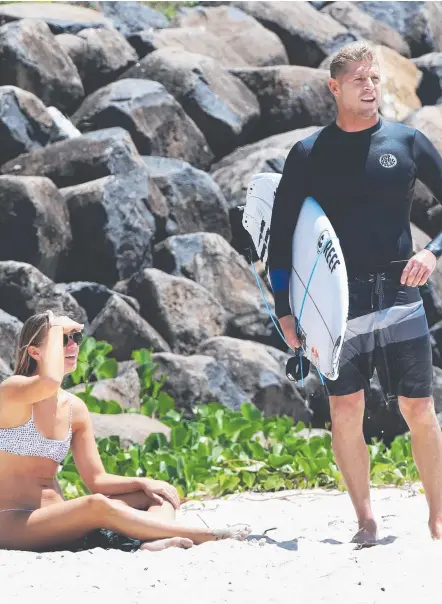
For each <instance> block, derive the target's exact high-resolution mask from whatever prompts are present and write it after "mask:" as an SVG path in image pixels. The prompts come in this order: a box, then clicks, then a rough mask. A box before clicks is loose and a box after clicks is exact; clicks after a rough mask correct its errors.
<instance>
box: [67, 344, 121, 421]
mask: <svg viewBox="0 0 442 604" xmlns="http://www.w3.org/2000/svg"><path fill="white" fill-rule="evenodd" d="M111 352H112V346H111V344H109V343H108V342H98V341H97V340H96V339H95V338H93V337H88V338H85V339H84V340H83V342H82V344H81V346H80V351H79V354H78V361H77V368H76V369H75V371H73V372H72V373H71V374H69V375H68V376H67V377H66V379H65V382H64V387H65V388H70V387H72V386H76V385H78V384H85V389H84V391H83V392H77V396H78V397H79V398H81V399H82V400H83V401H84V402H85V403H86V405H87V407H88V409H89V411H92V412H94V413H106V414H114V413H122V412H123V409H122V408H121V405H119V404H118V403H117V402H116V401H106V400H101V399H98V398H96V397H94V396H92V391H93V388H94V386H93V384H94V382H95V381H96V380H105V379H109V378H114V377H115V376H116V375H117V373H118V362H117V360H116V359H113V358H111V357H109V356H108V355H109V354H110V353H111Z"/></svg>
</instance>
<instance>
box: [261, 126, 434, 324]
mask: <svg viewBox="0 0 442 604" xmlns="http://www.w3.org/2000/svg"><path fill="white" fill-rule="evenodd" d="M416 179H419V180H420V181H422V182H423V183H424V184H425V185H426V186H427V187H428V188H429V189H430V191H431V192H432V194H433V195H434V196H435V197H436V199H437V200H438V201H439V202H440V203H442V158H441V156H440V154H439V152H438V151H437V149H436V148H435V147H434V145H433V144H432V143H431V142H430V140H429V139H428V138H427V137H426V136H425V135H424V134H422V133H421V132H420V131H418V130H416V129H414V128H410V127H408V126H405V125H403V124H399V123H396V122H389V121H386V120H384V119H380V120H379V121H378V123H377V124H376V125H375V126H373V127H371V128H368V129H366V130H362V131H359V132H346V131H344V130H341V129H340V128H339V127H338V126H337V125H336V123H335V122H333V123H332V124H330V125H328V126H326V127H325V128H322V129H321V130H318V131H317V132H315V133H314V134H312V135H311V136H309V137H308V138H306V139H304V140H302V141H300V142H298V143H296V144H295V145H294V147H293V148H292V149H291V151H290V153H289V155H288V157H287V160H286V162H285V166H284V171H283V175H282V178H281V181H280V184H279V186H278V189H277V192H276V195H275V201H274V206H273V212H272V221H271V227H270V243H269V259H268V262H269V275H270V281H271V284H272V289H273V293H274V296H275V311H276V315H277V317H278V318H281V317H283V316H285V315H288V314H290V313H291V310H290V305H289V279H290V274H291V266H292V262H291V260H292V237H293V232H294V229H295V226H296V222H297V219H298V216H299V212H300V209H301V205H302V202H303V200H304V199H305V198H306V197H307V196H309V195H310V196H312V197H313V198H315V199H316V200H317V201H318V203H319V204H320V205H321V207H322V209H323V210H324V212H325V213H326V215H327V216H328V218H329V220H330V222H331V223H332V225H333V227H334V229H335V231H336V234H337V236H338V238H339V241H340V244H341V248H342V252H343V254H344V258H345V261H346V266H347V273H348V275H349V276H350V277H351V276H352V275H357V274H361V273H364V272H367V271H375V270H379V269H382V268H384V269H385V268H386V267H388V265H390V264H391V263H392V262H395V261H401V260H405V261H406V260H408V259H409V258H410V257H411V256H412V254H413V245H412V237H411V229H410V212H411V205H412V202H413V194H414V186H415V181H416ZM427 249H430V250H431V251H432V252H433V253H434V254H435V255H436V257H439V256H440V255H441V254H442V233H440V234H439V235H438V236H437V237H436V238H435V239H434V240H433V241H432V242H430V243H429V244H428V246H427ZM404 266H405V265H404Z"/></svg>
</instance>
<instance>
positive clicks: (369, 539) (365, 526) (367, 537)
mask: <svg viewBox="0 0 442 604" xmlns="http://www.w3.org/2000/svg"><path fill="white" fill-rule="evenodd" d="M377 540H378V529H377V526H376V522H375V521H374V520H367V521H366V522H364V523H361V524H360V526H359V530H358V532H357V533H356V535H355V536H354V537H353V539H352V540H351V543H357V544H358V545H361V546H364V547H368V546H370V545H375V544H376V542H377Z"/></svg>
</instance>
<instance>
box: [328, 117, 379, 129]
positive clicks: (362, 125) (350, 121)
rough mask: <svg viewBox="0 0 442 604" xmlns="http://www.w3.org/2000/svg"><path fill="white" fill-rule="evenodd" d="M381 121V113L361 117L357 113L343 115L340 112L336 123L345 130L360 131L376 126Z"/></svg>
mask: <svg viewBox="0 0 442 604" xmlns="http://www.w3.org/2000/svg"><path fill="white" fill-rule="evenodd" d="M378 121H379V113H376V114H375V115H373V116H371V117H370V118H361V117H360V116H355V115H348V114H347V115H342V114H340V113H338V116H337V118H336V125H337V126H338V127H339V128H340V129H341V130H344V131H345V132H360V131H362V130H368V128H372V127H373V126H376V124H377V123H378Z"/></svg>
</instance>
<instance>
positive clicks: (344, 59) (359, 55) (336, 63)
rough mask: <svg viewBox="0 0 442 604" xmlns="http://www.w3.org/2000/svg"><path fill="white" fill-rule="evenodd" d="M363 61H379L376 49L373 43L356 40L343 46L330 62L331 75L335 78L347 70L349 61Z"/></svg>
mask: <svg viewBox="0 0 442 604" xmlns="http://www.w3.org/2000/svg"><path fill="white" fill-rule="evenodd" d="M362 61H374V62H376V63H377V62H378V59H377V56H376V50H375V48H374V47H373V46H371V44H368V43H367V42H364V41H356V42H351V43H350V44H347V45H346V46H343V47H342V48H341V50H339V52H338V53H337V54H336V55H335V57H333V60H332V62H331V63H330V77H332V78H333V79H335V78H336V77H338V76H339V75H342V74H343V73H345V72H346V70H347V66H348V64H349V63H361V62H362Z"/></svg>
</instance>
